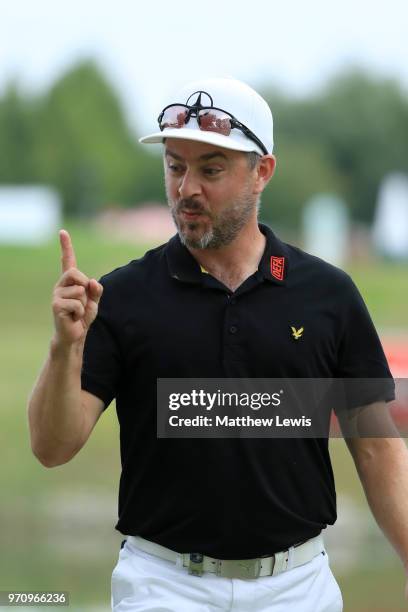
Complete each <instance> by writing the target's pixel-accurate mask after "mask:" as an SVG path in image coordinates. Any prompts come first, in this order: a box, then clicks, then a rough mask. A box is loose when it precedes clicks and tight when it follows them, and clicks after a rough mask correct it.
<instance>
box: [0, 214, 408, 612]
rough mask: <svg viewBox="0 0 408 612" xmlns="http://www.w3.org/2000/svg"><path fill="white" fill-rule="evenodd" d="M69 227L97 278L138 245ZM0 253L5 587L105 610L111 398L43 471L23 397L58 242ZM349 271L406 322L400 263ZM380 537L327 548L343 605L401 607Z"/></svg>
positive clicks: (386, 313) (42, 331) (382, 310)
mask: <svg viewBox="0 0 408 612" xmlns="http://www.w3.org/2000/svg"><path fill="white" fill-rule="evenodd" d="M67 229H69V230H70V231H71V233H72V237H73V241H74V246H75V250H76V255H77V261H78V266H79V267H80V269H82V270H83V271H84V272H85V273H86V274H88V275H89V276H94V277H96V278H98V277H99V276H101V275H102V274H104V273H106V272H108V271H110V270H112V269H114V268H115V267H117V266H120V265H123V264H124V263H127V262H128V261H129V260H130V259H134V258H137V257H139V256H140V255H141V254H143V253H144V251H145V248H144V247H142V246H135V245H131V244H121V243H117V242H114V241H111V240H108V239H107V238H103V237H101V236H100V235H98V234H97V233H96V232H95V231H93V230H92V229H91V228H89V227H87V226H82V225H79V224H69V225H68V228H67ZM0 262H1V272H0V275H1V289H2V298H1V315H2V316H1V319H0V321H1V322H0V326H1V327H0V332H1V335H0V337H1V343H0V361H1V364H2V375H1V379H0V393H1V397H2V400H3V401H2V428H1V431H0V442H1V447H2V451H3V452H2V467H3V469H2V470H1V471H0V487H1V491H2V493H3V494H2V503H1V505H0V524H1V525H2V527H1V532H0V533H1V535H0V540H1V556H0V590H1V589H3V590H5V589H20V590H30V589H35V590H40V589H53V590H55V589H60V590H67V591H70V594H71V606H72V607H73V608H74V609H82V610H84V609H87V608H90V607H92V606H96V607H97V608H98V609H99V610H103V609H109V583H110V574H111V571H112V568H113V565H114V564H115V563H116V558H117V554H118V546H119V543H120V540H121V539H122V538H121V536H120V534H118V533H117V532H115V531H114V529H113V526H114V523H115V520H116V503H117V491H118V481H119V476H120V458H119V440H118V424H117V421H116V414H115V410H114V406H113V405H112V406H111V407H110V408H109V410H108V411H106V412H105V413H104V414H103V416H102V418H101V419H100V421H99V422H98V425H97V427H96V429H95V431H94V432H93V434H92V436H91V438H90V440H89V441H88V443H87V445H86V446H85V447H84V449H82V451H81V452H80V453H79V455H78V456H77V457H75V458H74V459H73V460H72V461H71V462H70V463H68V464H67V465H64V466H60V467H58V468H55V469H53V470H46V469H45V468H43V467H42V466H41V465H40V464H39V463H38V462H36V460H35V459H34V458H33V456H32V454H31V450H30V448H29V438H28V427H27V419H26V403H27V397H28V395H29V393H30V390H31V388H32V386H33V384H34V381H35V379H36V377H37V375H38V372H39V368H40V366H41V364H42V363H43V361H44V359H45V357H46V354H47V351H48V345H49V340H50V338H51V334H52V331H53V325H52V316H51V309H50V300H51V292H52V288H53V286H54V284H55V283H56V281H57V279H58V277H59V275H60V253H59V245H58V241H57V239H56V240H55V241H54V242H53V243H50V244H48V245H47V246H45V247H41V248H38V247H37V248H34V247H30V248H28V247H27V248H15V247H1V248H0ZM349 272H350V273H351V275H352V276H353V278H354V279H355V280H356V282H357V285H358V286H359V288H360V290H361V292H362V294H363V296H364V297H365V299H366V302H367V304H368V307H369V309H370V311H371V313H372V316H373V319H374V322H375V324H376V325H377V327H378V328H379V329H380V330H381V329H387V330H388V329H395V328H399V329H405V330H406V329H407V328H408V321H407V315H406V303H407V297H408V284H407V267H403V266H392V265H391V264H381V265H377V266H376V267H375V268H370V267H355V268H353V269H351V270H349ZM331 448H332V457H333V465H334V470H335V474H336V480H337V489H338V493H339V496H340V497H341V496H346V497H347V498H350V499H351V500H353V503H354V504H355V507H356V508H359V509H362V512H363V516H364V517H366V519H365V520H367V521H369V516H370V515H369V513H368V510H367V507H366V503H365V500H364V496H363V494H362V491H361V486H360V484H359V481H358V478H357V476H356V474H355V470H354V467H353V464H352V461H351V458H350V456H349V455H348V452H347V450H346V449H345V445H344V442H343V441H341V440H332V441H331ZM364 513H365V514H364ZM334 529H336V527H335V528H334ZM376 537H377V536H376ZM374 540H375V538H374ZM375 541H376V542H377V544H376V546H377V548H376V551H377V552H378V551H380V553H379V555H378V556H379V559H380V560H379V561H378V560H377V561H376V562H375V563H373V559H367V558H365V559H362V560H360V563H359V565H358V566H357V567H354V568H353V570H352V571H345V570H344V569H341V568H340V566H338V564H337V561H336V558H335V556H332V558H331V560H332V566H333V570H334V573H335V574H336V576H337V578H338V580H339V582H340V585H341V587H342V588H343V592H344V597H345V601H346V607H345V610H350V611H356V612H363V611H364V610H370V611H373V610H378V611H379V610H387V611H388V612H390V611H393V610H395V611H397V610H403V609H404V603H403V597H402V593H403V575H402V570H401V568H400V564H399V563H398V561H397V560H396V558H395V555H394V553H392V552H391V551H390V549H389V547H387V546H388V545H386V544H385V542H383V540H382V539H381V537H380V536H378V539H377V540H375ZM378 542H380V544H378ZM367 546H368V544H367V543H366V544H364V547H365V548H367ZM337 567H338V569H337Z"/></svg>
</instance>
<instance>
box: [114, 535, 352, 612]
mask: <svg viewBox="0 0 408 612" xmlns="http://www.w3.org/2000/svg"><path fill="white" fill-rule="evenodd" d="M111 603H112V610H113V612H125V611H126V612H141V611H143V612H147V611H149V612H153V611H154V612H221V611H225V612H226V611H229V612H341V611H342V610H343V599H342V596H341V592H340V588H339V585H338V584H337V582H336V580H335V578H334V576H333V574H332V572H331V570H330V567H329V559H328V555H327V552H325V554H323V553H320V554H319V555H317V556H316V557H314V558H313V559H312V560H311V561H309V562H308V563H305V564H303V565H300V566H298V567H294V568H292V569H288V570H286V571H285V572H282V573H281V574H277V575H276V576H264V577H261V578H256V579H253V580H248V579H246V580H241V579H238V578H223V577H221V576H216V575H215V574H210V573H204V574H203V575H202V576H200V577H198V576H192V575H190V574H189V573H188V569H187V568H184V567H182V565H181V556H180V559H179V560H178V562H177V563H172V562H171V561H166V560H165V559H161V558H160V557H156V556H154V555H151V554H149V553H146V552H144V551H142V550H140V549H139V548H137V547H136V546H135V545H134V544H133V543H130V542H129V541H126V543H125V545H124V547H123V548H121V550H120V553H119V560H118V563H117V564H116V566H115V568H114V570H113V573H112V600H111Z"/></svg>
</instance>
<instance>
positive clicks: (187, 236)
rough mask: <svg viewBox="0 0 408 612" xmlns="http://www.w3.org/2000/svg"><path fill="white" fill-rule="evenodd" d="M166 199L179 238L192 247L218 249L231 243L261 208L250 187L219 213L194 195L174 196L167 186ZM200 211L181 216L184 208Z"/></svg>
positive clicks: (190, 210)
mask: <svg viewBox="0 0 408 612" xmlns="http://www.w3.org/2000/svg"><path fill="white" fill-rule="evenodd" d="M166 195H167V203H168V205H169V207H170V212H171V215H172V217H173V221H174V223H175V225H176V228H177V231H178V234H179V237H180V240H181V242H182V244H184V246H186V247H189V248H191V249H219V248H221V247H223V246H226V245H228V244H230V243H231V242H232V241H233V240H234V239H235V238H236V237H237V236H238V234H239V232H240V231H241V229H242V228H243V227H244V226H245V225H246V224H247V223H248V221H249V219H250V217H251V216H252V214H253V212H254V210H255V209H256V211H257V212H258V210H259V197H257V198H256V197H254V195H253V194H252V193H250V191H249V189H247V190H246V191H245V192H244V193H242V194H241V195H240V196H239V197H238V198H235V199H234V200H233V201H232V202H229V204H228V205H227V206H226V207H225V208H224V209H223V210H222V211H221V212H219V213H212V212H210V211H208V210H206V209H205V207H204V206H203V205H202V204H201V203H200V202H199V201H198V200H195V199H193V198H184V199H182V200H178V201H176V200H172V199H171V198H170V195H169V193H168V191H167V189H166ZM183 210H185V211H187V212H196V213H200V217H198V218H197V219H194V220H191V221H188V220H184V219H183V218H181V215H180V213H181V211H183Z"/></svg>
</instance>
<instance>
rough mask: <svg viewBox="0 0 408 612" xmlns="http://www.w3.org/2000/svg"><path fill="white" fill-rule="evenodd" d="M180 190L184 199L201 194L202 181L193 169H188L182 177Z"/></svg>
mask: <svg viewBox="0 0 408 612" xmlns="http://www.w3.org/2000/svg"><path fill="white" fill-rule="evenodd" d="M178 192H179V194H180V197H181V198H182V199H185V198H192V197H194V196H198V195H200V194H201V184H200V181H199V179H198V177H197V175H195V174H194V173H193V172H192V171H191V170H186V171H185V173H184V174H183V177H182V178H181V179H180V185H179V188H178Z"/></svg>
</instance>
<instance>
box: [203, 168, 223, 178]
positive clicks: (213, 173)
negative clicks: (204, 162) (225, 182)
mask: <svg viewBox="0 0 408 612" xmlns="http://www.w3.org/2000/svg"><path fill="white" fill-rule="evenodd" d="M203 172H204V174H206V175H207V176H216V175H217V174H219V172H221V169H220V168H204V169H203Z"/></svg>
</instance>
